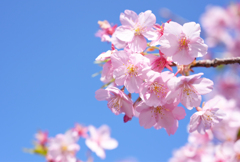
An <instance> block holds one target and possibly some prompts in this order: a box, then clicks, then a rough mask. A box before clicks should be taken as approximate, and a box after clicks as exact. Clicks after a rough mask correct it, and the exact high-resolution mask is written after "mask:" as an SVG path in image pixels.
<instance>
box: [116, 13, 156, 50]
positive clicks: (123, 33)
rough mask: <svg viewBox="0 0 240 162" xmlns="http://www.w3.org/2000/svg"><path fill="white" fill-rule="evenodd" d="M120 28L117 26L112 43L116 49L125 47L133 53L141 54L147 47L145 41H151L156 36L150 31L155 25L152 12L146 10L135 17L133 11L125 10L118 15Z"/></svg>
mask: <svg viewBox="0 0 240 162" xmlns="http://www.w3.org/2000/svg"><path fill="white" fill-rule="evenodd" d="M120 21H121V23H122V26H119V27H118V28H117V29H116V31H115V33H114V36H113V37H115V38H114V41H113V42H112V43H113V44H114V45H115V46H116V47H117V48H118V47H122V48H124V47H125V46H126V45H128V46H129V47H130V49H131V50H132V51H133V52H142V51H144V50H145V48H146V47H147V41H146V39H145V37H146V38H147V39H149V40H153V39H154V38H155V37H157V34H156V33H155V31H154V30H153V29H152V27H153V25H154V24H155V23H156V17H155V15H154V14H153V13H152V11H150V10H147V11H145V12H141V13H140V14H139V15H137V14H136V13H135V12H134V11H131V10H125V11H124V13H121V15H120Z"/></svg>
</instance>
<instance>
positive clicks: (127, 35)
mask: <svg viewBox="0 0 240 162" xmlns="http://www.w3.org/2000/svg"><path fill="white" fill-rule="evenodd" d="M115 34H116V37H117V38H118V39H120V40H121V41H124V42H131V41H132V40H133V38H134V31H133V30H132V29H130V28H128V27H125V26H119V27H118V28H117V29H116V31H115Z"/></svg>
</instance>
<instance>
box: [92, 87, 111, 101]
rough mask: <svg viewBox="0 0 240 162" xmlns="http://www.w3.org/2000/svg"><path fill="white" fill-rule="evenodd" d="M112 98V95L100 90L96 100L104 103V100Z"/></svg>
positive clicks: (96, 94)
mask: <svg viewBox="0 0 240 162" xmlns="http://www.w3.org/2000/svg"><path fill="white" fill-rule="evenodd" d="M110 97H111V95H110V93H109V92H108V91H107V90H105V89H99V90H97V91H96V92H95V98H96V99H97V100H98V101H103V100H106V99H108V98H110Z"/></svg>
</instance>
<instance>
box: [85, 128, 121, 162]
mask: <svg viewBox="0 0 240 162" xmlns="http://www.w3.org/2000/svg"><path fill="white" fill-rule="evenodd" d="M88 130H89V132H90V137H89V138H87V139H86V141H85V143H86V145H87V146H88V148H89V149H90V150H92V151H93V152H95V153H96V154H97V156H99V157H100V158H101V159H104V158H105V157H106V155H105V151H104V150H105V149H107V150H112V149H115V148H116V147H117V146H118V142H117V140H115V139H113V138H111V137H110V128H109V127H108V126H107V125H102V126H101V127H100V128H98V129H96V128H95V127H94V126H92V125H90V126H89V127H88Z"/></svg>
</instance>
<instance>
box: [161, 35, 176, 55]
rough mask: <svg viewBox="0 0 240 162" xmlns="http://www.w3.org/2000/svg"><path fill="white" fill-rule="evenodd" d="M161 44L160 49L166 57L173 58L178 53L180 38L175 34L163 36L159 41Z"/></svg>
mask: <svg viewBox="0 0 240 162" xmlns="http://www.w3.org/2000/svg"><path fill="white" fill-rule="evenodd" d="M159 44H160V45H161V46H160V47H159V49H160V50H161V52H162V53H164V54H165V55H166V56H173V55H175V54H176V52H178V50H179V45H178V37H177V36H175V35H173V34H168V35H163V36H162V37H161V38H160V39H159Z"/></svg>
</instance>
